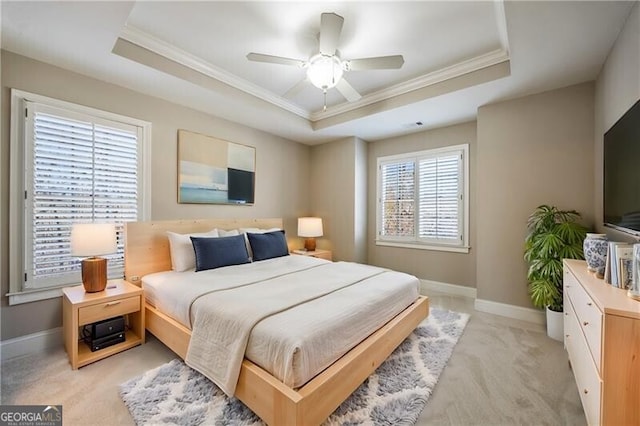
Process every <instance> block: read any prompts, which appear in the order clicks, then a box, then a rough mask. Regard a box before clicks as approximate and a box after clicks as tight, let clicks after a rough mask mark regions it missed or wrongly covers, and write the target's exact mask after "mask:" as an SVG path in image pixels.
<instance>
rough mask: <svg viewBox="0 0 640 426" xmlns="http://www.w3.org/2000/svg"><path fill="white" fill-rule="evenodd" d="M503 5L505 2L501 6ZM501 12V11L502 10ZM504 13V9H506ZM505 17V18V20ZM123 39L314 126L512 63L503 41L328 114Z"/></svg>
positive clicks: (137, 35)
mask: <svg viewBox="0 0 640 426" xmlns="http://www.w3.org/2000/svg"><path fill="white" fill-rule="evenodd" d="M500 3H501V2H500ZM498 9H499V8H498ZM502 13H504V9H502ZM500 15H501V14H500V13H497V19H498V21H500V20H501V17H500ZM503 17H504V15H503V14H502V18H503ZM120 37H121V38H122V39H124V40H126V41H128V42H130V43H133V44H136V45H138V46H140V47H142V48H144V49H147V50H150V51H152V52H154V53H156V54H158V55H161V56H163V57H165V58H167V59H170V60H172V61H174V62H176V63H178V64H180V65H183V66H185V67H188V68H190V69H193V70H195V71H197V72H200V73H202V74H204V75H206V76H208V77H211V78H213V79H216V80H218V81H221V82H223V83H225V84H228V85H230V86H232V87H234V88H236V89H238V90H241V91H243V92H245V93H248V94H250V95H253V96H255V97H257V98H259V99H262V100H264V101H266V102H269V103H271V104H273V105H275V106H277V107H280V108H282V109H284V110H287V111H289V112H291V113H293V114H296V115H298V116H300V117H302V118H304V119H306V120H309V121H310V122H316V121H320V120H323V119H325V118H329V117H334V116H336V115H340V114H344V113H346V112H349V111H353V110H356V109H358V108H362V107H364V106H367V105H371V104H374V103H376V102H380V101H383V100H385V99H389V98H392V97H394V96H399V95H403V94H405V93H409V92H412V91H414V90H418V89H422V88H424V87H427V86H431V85H434V84H437V83H440V82H443V81H446V80H450V79H452V78H455V77H459V76H461V75H464V74H467V73H470V72H473V71H477V70H480V69H482V68H486V67H489V66H492V65H496V64H499V63H501V62H505V61H508V60H509V53H508V46H504V42H506V40H504V39H503V43H502V44H503V46H502V47H501V48H500V49H496V50H493V51H491V52H488V53H485V54H483V55H480V56H476V57H474V58H471V59H467V60H465V61H462V62H458V63H456V64H454V65H450V66H448V67H445V68H442V69H439V70H437V71H434V72H431V73H428V74H425V75H422V76H419V77H416V78H413V79H411V80H407V81H404V82H402V83H398V84H395V85H393V86H390V87H387V88H385V89H382V90H378V91H376V92H373V93H369V94H367V95H365V96H363V97H362V98H360V99H359V100H357V101H355V102H343V103H341V104H338V105H334V106H331V107H328V108H327V110H326V111H314V112H311V111H308V110H306V109H304V108H301V107H299V106H298V105H295V104H294V103H292V102H289V101H287V100H286V99H284V98H282V97H280V96H277V95H275V94H273V93H272V92H270V91H269V90H266V89H264V88H263V87H260V86H258V85H255V84H253V83H251V82H249V81H247V80H245V79H242V78H240V77H237V76H236V75H234V74H231V73H230V72H228V71H225V70H223V69H221V68H218V67H216V66H215V65H213V64H210V63H208V62H207V61H204V60H203V59H201V58H199V57H197V56H195V55H192V54H190V53H188V52H186V51H184V50H181V49H179V48H177V47H176V46H174V45H172V44H169V43H167V42H165V41H163V40H160V39H159V38H157V37H154V36H152V35H151V34H148V33H146V32H144V31H142V30H140V29H138V28H135V27H132V26H125V27H124V29H123V31H122V34H121V35H120Z"/></svg>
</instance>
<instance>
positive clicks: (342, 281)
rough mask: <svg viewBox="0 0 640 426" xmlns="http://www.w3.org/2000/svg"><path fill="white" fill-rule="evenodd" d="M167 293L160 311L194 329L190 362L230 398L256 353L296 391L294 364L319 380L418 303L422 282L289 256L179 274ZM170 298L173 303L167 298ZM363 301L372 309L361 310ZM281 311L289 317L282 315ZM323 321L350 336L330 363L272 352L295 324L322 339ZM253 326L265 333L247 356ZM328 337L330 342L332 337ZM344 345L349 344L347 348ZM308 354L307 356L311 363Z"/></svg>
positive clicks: (325, 359) (329, 343)
mask: <svg viewBox="0 0 640 426" xmlns="http://www.w3.org/2000/svg"><path fill="white" fill-rule="evenodd" d="M393 286H397V287H398V288H399V289H400V290H401V291H399V292H398V291H396V292H390V290H389V287H393ZM162 291H163V293H164V297H162V298H161V299H160V298H158V299H157V300H156V301H155V303H156V306H158V308H160V309H161V310H162V311H163V312H165V313H167V314H169V315H170V316H172V317H174V318H176V319H178V320H179V321H180V322H182V323H184V324H187V325H191V328H192V338H191V341H190V346H189V351H188V353H187V358H186V362H187V364H189V365H190V366H191V367H192V368H194V369H196V370H198V371H200V372H202V373H203V374H205V375H206V376H207V377H209V378H210V379H211V380H212V381H213V382H214V383H216V384H217V385H218V386H219V387H220V388H221V389H222V390H223V391H224V392H225V393H227V394H228V395H232V394H233V393H234V391H235V386H236V383H237V379H238V375H239V371H240V367H241V363H242V359H243V358H244V356H245V352H247V357H248V358H249V359H252V357H251V356H250V355H251V354H250V353H251V352H256V357H257V358H260V353H264V352H267V353H269V354H271V355H273V356H274V357H275V358H276V359H274V360H270V359H269V358H268V357H267V360H266V361H264V362H262V363H260V364H261V366H262V367H263V368H266V369H267V370H269V371H271V372H272V374H274V375H276V377H280V378H281V379H282V380H283V381H284V382H285V383H287V384H289V385H290V386H292V387H293V386H294V385H295V384H301V383H300V378H299V377H298V376H299V375H298V374H296V373H295V371H293V370H295V368H296V365H295V364H296V363H300V362H303V363H305V364H308V365H309V366H310V367H309V368H312V369H313V371H314V372H313V374H314V375H315V374H317V373H318V372H319V371H321V370H322V369H323V368H325V367H326V366H328V362H329V361H330V362H333V361H334V360H335V359H337V358H338V357H340V356H341V355H342V354H344V353H346V351H348V350H349V349H350V348H351V347H353V346H355V345H356V344H357V343H359V342H360V341H361V340H362V339H364V338H366V337H367V336H368V334H370V333H371V332H373V331H375V330H376V329H377V328H379V326H380V325H382V324H384V323H385V322H387V321H388V320H389V319H390V318H392V317H393V316H394V315H395V314H397V313H398V312H399V311H400V310H402V309H403V308H404V307H406V306H408V305H409V304H410V303H411V302H412V301H413V300H415V298H416V297H417V279H415V277H411V276H409V275H406V274H401V273H398V272H392V271H388V270H385V269H381V268H376V267H371V266H366V265H359V264H353V263H345V262H337V263H331V262H328V261H323V260H320V259H315V258H310V257H305V256H287V257H284V258H279V259H272V260H268V261H262V262H255V263H253V264H247V265H238V266H233V267H227V268H220V269H215V270H211V271H203V272H198V273H194V272H190V273H180V274H174V275H173V279H172V281H171V283H170V284H168V285H163V286H162ZM167 292H168V293H169V295H170V297H166V296H167ZM171 293H172V296H171ZM396 293H397V295H396ZM160 300H162V302H160ZM360 300H361V301H362V304H363V306H364V307H366V309H363V306H361V305H360V304H359V303H360ZM385 301H386V302H388V303H384V302H385ZM159 305H162V306H159ZM185 305H186V306H185ZM387 305H388V306H387ZM359 310H374V311H373V314H374V315H373V316H374V317H375V320H374V321H372V320H371V315H370V314H369V316H363V315H358V312H357V311H359ZM354 311H355V312H354ZM281 312H282V313H283V314H286V315H277V314H278V313H281ZM310 316H311V317H312V319H311V320H310V319H309V317H310ZM313 317H315V319H313ZM318 317H320V318H323V317H326V318H327V323H328V324H327V325H328V327H327V329H328V330H332V331H331V333H336V332H338V333H342V334H347V335H349V336H337V337H338V338H336V339H335V341H336V342H339V343H337V346H339V347H338V348H335V347H331V346H332V341H333V339H331V340H324V344H325V345H326V346H328V347H329V348H328V349H327V352H331V354H330V355H331V357H328V354H324V353H323V354H321V355H323V356H321V357H318V360H317V361H316V360H314V359H311V360H309V359H305V360H299V359H296V355H297V356H299V355H300V354H299V352H300V351H298V350H296V349H292V350H289V351H285V352H281V351H278V350H276V349H274V348H275V346H277V345H275V344H272V343H271V339H270V337H271V336H270V334H271V333H270V332H271V331H272V330H271V329H272V328H274V327H275V328H282V327H287V322H289V324H292V326H291V328H295V327H294V326H293V324H296V325H297V323H298V322H300V323H306V324H308V325H309V327H310V330H309V333H310V334H312V335H315V336H316V337H318V336H322V331H321V330H316V328H318V325H319V324H321V323H322V322H323V321H319V320H318ZM285 318H286V321H285ZM358 318H360V320H359V319H358ZM365 318H366V319H365ZM283 321H284V322H283ZM291 321H293V323H291ZM340 321H342V322H340ZM265 325H269V326H270V327H268V328H265ZM254 327H255V328H257V329H260V328H262V330H261V333H260V335H259V336H258V337H251V340H252V345H251V347H252V348H253V349H252V350H249V351H248V350H247V342H248V341H249V339H250V334H251V330H252V329H254ZM277 331H278V332H281V331H282V330H277ZM256 334H257V333H256ZM276 334H277V333H276ZM265 335H266V336H267V337H265ZM295 336H296V335H295V333H294V335H293V337H292V339H294V341H292V342H289V343H290V344H291V345H292V346H293V347H295V346H296V345H298V346H299V344H300V342H297V341H295V339H296V337H295ZM324 336H325V337H327V338H330V337H329V336H331V334H324ZM345 337H347V338H346V339H345ZM348 337H350V338H348ZM345 341H348V342H349V345H348V346H345V344H344V342H345ZM317 346H318V339H317V338H316V347H315V348H314V350H316V351H318V352H325V351H324V350H323V349H320V348H318V347H317ZM256 347H257V348H258V349H256ZM311 352H313V350H312V351H311ZM308 353H309V351H307V352H305V357H308ZM330 362H329V363H330ZM265 364H267V365H265ZM307 369H308V368H307ZM274 370H275V371H274ZM307 379H308V377H304V380H307Z"/></svg>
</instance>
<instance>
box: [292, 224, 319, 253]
mask: <svg viewBox="0 0 640 426" xmlns="http://www.w3.org/2000/svg"><path fill="white" fill-rule="evenodd" d="M298 236H299V237H304V238H306V239H305V240H304V249H305V250H306V251H315V249H316V238H315V237H322V219H321V218H319V217H299V218H298Z"/></svg>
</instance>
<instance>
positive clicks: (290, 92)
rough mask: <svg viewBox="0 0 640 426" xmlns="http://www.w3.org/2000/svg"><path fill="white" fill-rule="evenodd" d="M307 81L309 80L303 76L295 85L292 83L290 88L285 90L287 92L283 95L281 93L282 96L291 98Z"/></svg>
mask: <svg viewBox="0 0 640 426" xmlns="http://www.w3.org/2000/svg"><path fill="white" fill-rule="evenodd" d="M308 82H309V79H308V78H303V79H302V80H300V81H299V82H297V83H296V84H295V85H293V87H291V89H289V90H287V92H286V93H285V94H284V95H282V97H283V98H287V99H291V98H293V97H294V96H295V95H297V94H298V93H300V91H301V90H302V89H304V88H305V86H306V85H307V83H308Z"/></svg>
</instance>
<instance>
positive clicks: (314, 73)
mask: <svg viewBox="0 0 640 426" xmlns="http://www.w3.org/2000/svg"><path fill="white" fill-rule="evenodd" d="M343 23H344V18H343V17H342V16H340V15H337V14H335V13H323V14H321V15H320V37H319V39H320V49H319V50H320V52H319V53H317V54H315V55H313V56H312V57H310V58H309V59H307V60H301V59H291V58H284V57H282V56H272V55H265V54H262V53H253V52H252V53H249V54H248V55H247V59H248V60H250V61H256V62H268V63H273V64H282V65H292V66H296V67H299V68H306V70H307V76H306V78H305V79H303V80H302V81H300V82H299V83H297V84H296V85H295V86H293V87H292V88H291V89H289V90H288V91H287V93H285V94H284V96H285V97H291V96H294V95H295V94H296V93H298V92H299V91H300V90H301V89H302V88H303V87H304V85H305V84H306V83H307V82H310V83H311V84H313V85H314V86H315V87H317V88H319V89H321V90H322V91H323V92H324V96H325V102H324V110H326V109H327V101H326V99H327V90H329V89H331V88H333V87H335V88H336V89H337V90H338V92H340V94H342V96H344V97H345V98H346V99H347V100H348V101H349V102H354V101H357V100H358V99H360V98H361V96H360V93H358V92H357V91H356V90H355V89H354V88H353V87H352V86H351V85H350V84H349V83H348V82H347V81H346V80H345V79H344V78H343V74H344V73H345V72H348V71H360V70H373V69H398V68H401V67H402V64H404V58H403V57H402V55H393V56H378V57H374V58H360V59H342V58H340V55H339V52H338V50H337V47H338V39H339V38H340V33H341V32H342V25H343Z"/></svg>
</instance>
